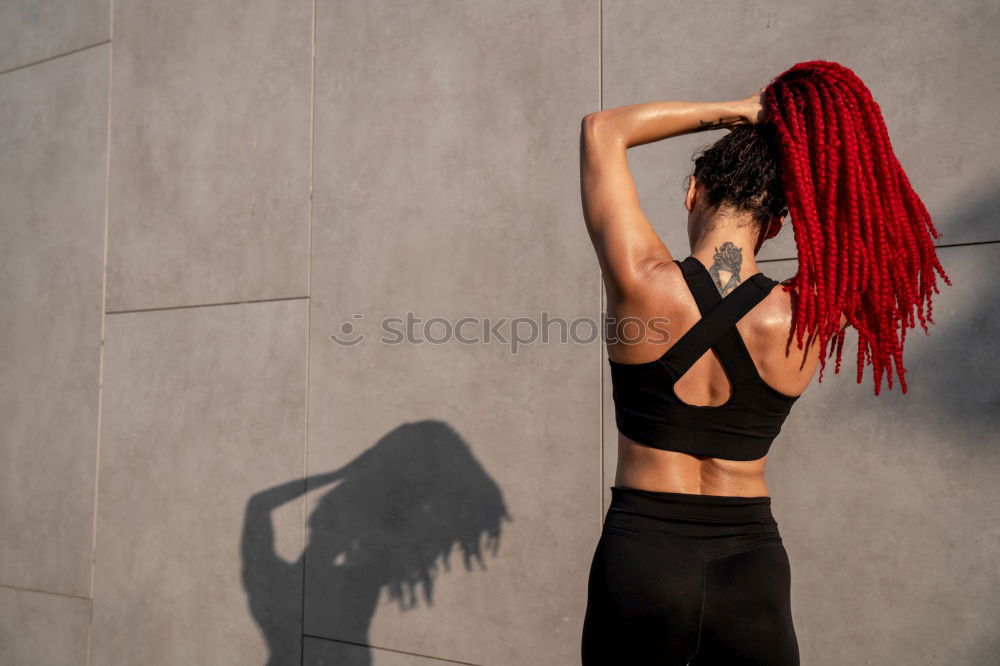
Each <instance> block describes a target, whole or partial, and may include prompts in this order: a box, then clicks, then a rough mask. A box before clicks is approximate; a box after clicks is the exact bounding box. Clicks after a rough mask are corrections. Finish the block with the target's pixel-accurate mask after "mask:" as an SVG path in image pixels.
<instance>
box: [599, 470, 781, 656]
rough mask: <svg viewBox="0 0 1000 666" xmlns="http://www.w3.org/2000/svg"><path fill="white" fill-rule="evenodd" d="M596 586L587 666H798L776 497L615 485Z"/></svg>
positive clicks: (604, 532) (603, 538)
mask: <svg viewBox="0 0 1000 666" xmlns="http://www.w3.org/2000/svg"><path fill="white" fill-rule="evenodd" d="M611 495H612V499H611V506H610V507H609V508H608V512H607V515H606V516H605V519H604V530H603V533H602V534H601V538H600V540H599V541H598V543H597V550H596V552H595V553H594V558H593V562H592V564H591V567H590V578H589V581H588V586H587V611H586V616H585V619H584V623H583V642H582V649H581V653H582V657H583V666H617V665H620V664H630V665H632V664H635V665H637V666H641V665H643V664H656V665H657V666H673V665H677V666H684V665H685V664H690V665H691V666H709V665H712V666H715V665H721V664H725V665H726V666H740V665H743V664H761V665H764V664H766V665H767V666H797V665H798V663H799V647H798V642H797V641H796V638H795V629H794V627H793V625H792V613H791V604H790V569H789V564H788V556H787V554H786V553H785V547H784V545H783V544H782V542H781V537H780V536H779V535H778V523H777V522H776V521H775V520H774V518H773V517H772V516H771V498H770V497H767V496H764V497H729V496H721V495H692V494H687V493H666V492H654V491H649V490H638V489H635V488H626V487H622V486H613V487H612V488H611Z"/></svg>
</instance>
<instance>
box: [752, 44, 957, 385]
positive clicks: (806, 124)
mask: <svg viewBox="0 0 1000 666" xmlns="http://www.w3.org/2000/svg"><path fill="white" fill-rule="evenodd" d="M761 103H762V105H763V107H764V110H765V112H766V120H765V122H766V123H772V124H774V125H775V127H776V129H777V136H778V144H779V146H778V154H779V162H780V169H781V173H782V178H783V184H784V189H785V195H786V199H787V202H788V212H789V214H790V215H791V221H792V229H793V232H794V235H795V245H796V248H797V251H798V258H799V268H798V273H797V274H796V275H795V277H794V278H792V282H791V285H789V286H787V287H785V289H786V291H791V292H792V299H793V304H794V307H793V310H794V315H793V321H792V333H791V334H790V336H789V344H790V343H791V337H792V335H794V336H795V337H796V339H797V342H798V346H799V348H800V349H801V348H802V347H803V340H802V338H803V335H804V334H805V333H806V332H807V331H810V335H809V337H810V339H812V338H813V337H814V336H818V337H819V344H820V348H821V349H823V350H824V353H822V354H821V356H820V374H819V381H823V367H824V366H825V365H826V357H827V356H829V355H831V354H832V350H829V349H828V348H827V345H828V344H829V345H830V346H833V344H835V345H836V352H837V361H836V367H835V368H834V373H839V372H840V359H841V352H842V350H843V345H844V335H845V332H846V330H840V318H841V313H844V315H846V317H847V323H848V324H850V325H852V326H854V328H855V329H856V330H857V331H858V375H857V381H858V383H859V384H860V383H861V378H862V375H863V371H864V366H865V363H866V361H867V362H868V363H871V364H872V369H873V372H874V376H875V395H878V394H879V389H880V386H881V383H882V373H883V372H885V373H886V376H887V378H888V384H889V389H890V390H891V389H892V363H893V362H894V363H895V365H896V372H897V374H898V375H899V383H900V385H901V387H902V389H903V393H906V380H905V378H904V375H905V372H906V370H905V368H904V367H903V344H904V341H905V339H906V329H907V328H912V327H913V326H914V316H913V314H914V313H913V309H914V306H916V314H917V317H918V318H919V320H920V325H921V326H922V327H923V329H924V333H925V334H929V332H928V330H927V322H930V323H932V324H933V323H934V319H933V318H932V304H931V292H932V291H933V292H934V293H940V292H939V291H938V288H937V279H936V276H935V271H937V273H939V274H940V275H941V277H942V278H944V281H945V282H946V283H947V284H948V285H949V286H950V285H951V280H950V279H949V278H948V276H947V275H946V274H945V272H944V268H942V266H941V263H940V262H939V261H938V258H937V255H936V254H935V251H934V245H933V239H935V238H940V237H941V234H939V233H938V231H937V229H935V228H934V223H933V222H932V221H931V218H930V215H928V213H927V209H926V208H925V207H924V205H923V202H921V200H920V197H918V196H917V194H916V192H914V191H913V189H912V188H911V187H910V183H909V180H908V179H907V177H906V174H905V173H904V172H903V168H902V167H901V166H900V164H899V161H898V160H897V159H896V156H895V154H893V151H892V145H891V144H890V142H889V135H888V133H887V132H886V128H885V122H884V120H883V119H882V114H881V111H880V109H879V106H878V104H877V103H876V102H875V100H874V99H872V96H871V93H870V92H869V90H868V88H867V87H866V86H865V84H864V83H862V82H861V79H859V78H858V77H857V76H856V75H855V74H854V72H852V71H851V70H850V69H848V68H846V67H843V66H841V65H839V64H837V63H835V62H827V61H823V60H814V61H809V62H801V63H798V64H797V65H795V66H793V67H792V68H790V69H788V70H787V71H785V72H784V73H783V74H781V75H780V76H778V77H777V78H775V79H774V80H773V81H771V82H770V83H769V84H768V85H767V87H766V88H765V90H764V93H763V95H762V97H761ZM774 232H775V233H776V232H777V229H775V230H774ZM796 286H797V289H795V287H796ZM925 301H926V305H927V310H926V313H925V312H924V302H925Z"/></svg>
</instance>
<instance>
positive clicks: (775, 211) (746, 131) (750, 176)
mask: <svg viewBox="0 0 1000 666" xmlns="http://www.w3.org/2000/svg"><path fill="white" fill-rule="evenodd" d="M699 153H700V154H699ZM699 153H696V154H695V156H693V157H692V158H691V159H692V160H694V177H695V179H696V180H697V181H698V182H700V183H702V184H703V185H704V186H705V193H706V195H707V198H708V203H709V204H710V205H712V206H716V205H719V204H723V203H725V204H728V205H730V206H733V207H734V208H735V209H736V210H744V211H750V212H751V213H752V214H753V217H754V220H755V221H756V222H757V223H759V224H764V223H765V222H767V220H768V219H770V218H771V217H772V216H780V215H782V214H783V213H784V212H785V211H786V210H787V203H786V201H785V187H784V184H783V183H782V179H781V171H780V167H779V153H778V137H777V132H776V130H775V128H774V126H773V125H768V124H761V125H735V126H733V127H732V128H731V129H730V131H729V132H728V133H727V134H726V136H724V137H722V138H721V139H719V140H718V141H716V142H715V143H714V144H711V145H710V146H708V147H707V148H706V147H702V148H700V149H699ZM686 186H687V183H686V182H685V189H686ZM772 231H773V233H772V234H770V235H769V237H770V236H771V235H774V233H777V229H776V228H775V229H773V230H772Z"/></svg>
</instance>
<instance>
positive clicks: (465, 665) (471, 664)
mask: <svg viewBox="0 0 1000 666" xmlns="http://www.w3.org/2000/svg"><path fill="white" fill-rule="evenodd" d="M302 636H303V637H304V638H312V639H315V640H318V641H327V642H330V643H343V644H346V645H357V646H358V647H366V648H372V649H374V650H384V651H386V652H395V653H396V654H406V655H410V656H412V657H421V658H423V659H432V660H434V661H443V662H445V663H447V664H461V665H462V666H480V664H476V663H474V662H471V661H459V660H457V659H448V658H447V657H435V656H432V655H429V654H421V653H419V652H409V651H407V650H397V649H395V648H389V647H382V646H379V645H370V644H368V643H358V642H356V641H345V640H342V639H339V638H327V637H326V636H317V635H315V634H307V633H304V632H303V634H302Z"/></svg>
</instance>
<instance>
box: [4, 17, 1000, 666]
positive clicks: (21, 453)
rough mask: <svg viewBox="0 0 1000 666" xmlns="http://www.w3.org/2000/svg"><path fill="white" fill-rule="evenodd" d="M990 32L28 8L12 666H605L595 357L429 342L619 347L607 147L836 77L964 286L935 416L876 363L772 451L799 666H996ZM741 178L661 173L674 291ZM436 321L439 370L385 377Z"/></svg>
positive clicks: (11, 518)
mask: <svg viewBox="0 0 1000 666" xmlns="http://www.w3.org/2000/svg"><path fill="white" fill-rule="evenodd" d="M998 27H1000V12H998V9H997V7H996V5H995V3H991V2H986V1H985V0H962V2H960V3H958V4H952V5H948V6H945V5H940V4H932V3H930V2H925V1H923V0H921V1H920V2H917V3H913V2H910V3H902V2H898V0H892V1H885V2H879V3H876V4H874V5H872V4H871V3H861V2H846V3H839V4H830V3H823V2H819V1H818V0H808V1H807V2H804V3H803V2H800V3H790V2H769V1H754V2H750V3H747V2H736V1H735V0H733V1H732V2H730V1H728V0H727V1H725V2H723V3H721V4H718V3H716V4H714V5H712V6H711V7H710V8H703V9H701V10H698V11H693V10H692V8H691V7H690V6H689V5H680V4H676V3H661V2H653V1H651V0H643V1H639V2H629V3H614V2H603V3H602V2H600V1H597V2H582V1H578V0H561V1H559V2H540V1H539V0H517V1H514V2H506V3H486V2H460V1H458V0H454V1H452V0H423V1H418V2H399V1H395V2H382V1H379V2H349V3H328V2H322V1H317V2H315V3H313V2H311V1H310V0H295V1H294V2H291V3H277V2H253V3H244V2H236V1H235V0H224V1H222V2H211V3H204V2H194V1H193V0H192V1H188V0H184V1H183V2H173V3H157V2H153V1H152V0H116V1H115V2H114V3H113V4H112V2H111V1H110V0H107V1H100V0H93V1H88V2H76V3H69V2H57V1H56V0H45V1H42V2H39V1H37V0H33V1H28V0H9V1H8V2H4V3H0V147H2V149H3V150H2V157H0V201H2V203H3V211H4V213H3V214H2V218H0V239H2V242H0V261H2V264H0V265H2V266H3V271H4V272H3V275H4V278H5V279H4V280H2V281H0V311H2V315H3V316H2V322H3V324H2V325H0V362H2V363H3V367H4V375H3V381H2V382H0V397H2V399H0V423H2V424H3V427H2V428H0V535H2V538H0V663H2V664H4V665H6V664H11V665H13V666H20V665H22V664H24V665H28V664H30V665H32V666H35V665H38V664H55V665H63V664H80V665H81V666H82V665H91V666H98V665H101V666H103V665H132V664H143V665H146V664H149V665H151V666H157V665H161V664H162V665H166V664H170V665H174V664H177V665H180V664H184V665H191V664H240V665H245V664H256V663H259V664H265V663H266V664H270V665H272V666H273V665H278V664H310V665H319V664H338V665H343V664H356V665H359V666H360V665H365V666H370V665H372V664H374V665H375V666H396V665H402V664H414V665H416V664H435V663H459V664H478V665H486V664H491V665H497V666H508V665H516V666H519V665H521V664H536V663H546V664H566V665H569V664H575V663H579V659H578V645H579V633H580V629H581V622H582V617H583V610H584V604H585V601H586V599H585V583H586V575H587V571H588V567H589V564H590V557H591V555H592V553H593V548H594V545H595V544H596V540H597V536H598V534H599V532H600V526H601V520H602V518H603V513H604V510H605V508H606V506H607V501H608V499H609V492H608V487H609V486H610V485H611V483H612V482H613V475H614V461H615V431H614V425H613V415H612V412H611V410H610V401H609V399H610V392H609V386H608V383H607V373H606V372H604V367H605V364H606V357H605V356H604V354H603V350H602V349H601V347H600V345H598V344H596V343H591V344H588V345H581V344H558V343H557V341H555V340H553V341H550V342H549V343H548V344H538V343H534V344H525V345H523V346H522V347H521V348H519V349H518V350H517V351H516V352H514V351H513V350H512V349H511V344H510V340H509V335H510V334H511V332H512V325H511V324H510V322H507V323H506V324H504V323H502V322H501V323H500V327H499V328H497V329H494V330H499V332H500V334H501V335H506V336H508V340H507V341H506V342H504V341H502V340H497V339H495V338H494V339H493V340H491V341H489V342H486V341H484V340H483V339H482V336H483V335H484V334H485V333H486V331H484V330H483V328H482V327H481V326H480V325H478V324H477V325H469V326H468V327H466V328H465V329H463V333H464V334H465V335H466V336H472V338H473V339H474V340H475V341H476V343H475V344H459V343H457V342H455V341H452V342H449V343H447V344H435V343H433V342H432V341H428V340H427V338H433V336H435V335H440V334H441V333H442V331H443V324H442V323H441V322H440V321H439V322H437V323H436V324H434V323H433V322H428V320H429V319H430V318H433V317H442V318H446V319H448V320H451V321H452V322H455V321H456V320H458V319H459V318H461V317H480V318H482V317H490V318H492V322H490V323H493V324H497V323H498V322H497V320H498V319H499V318H503V317H507V318H513V317H532V318H536V319H537V318H538V317H539V316H541V312H542V311H545V312H548V313H550V314H551V315H552V316H557V317H563V318H565V319H567V320H572V319H573V318H576V317H591V318H595V317H597V315H598V313H599V311H600V308H601V306H602V300H601V293H602V289H601V284H600V275H599V272H598V270H597V264H596V261H595V260H594V257H593V251H592V249H591V248H590V243H589V241H588V240H587V237H586V234H585V231H584V229H583V224H582V221H581V219H580V217H581V216H580V208H579V180H578V171H577V160H578V153H577V139H578V131H579V121H580V118H581V117H582V116H583V115H584V114H586V113H587V112H589V111H592V110H595V109H597V108H600V107H601V106H602V105H603V106H604V107H610V106H616V105H619V104H625V103H630V102H634V101H645V100H653V99H666V98H674V99H725V98H733V97H737V96H739V97H743V96H745V95H747V94H749V93H750V92H752V91H753V90H755V89H756V88H757V87H759V85H761V84H762V83H764V82H765V81H766V80H767V79H768V78H769V77H770V76H773V75H774V74H777V73H778V72H780V71H781V70H782V69H784V68H785V67H787V66H788V65H790V64H792V63H794V62H797V61H801V60H807V59H815V58H828V59H834V60H839V61H840V62H843V63H844V64H846V65H848V66H851V67H852V68H853V69H854V70H855V71H856V72H857V73H858V74H859V75H860V76H861V77H862V78H863V79H864V80H865V81H866V82H867V83H868V84H869V86H870V87H871V88H872V89H873V90H874V91H876V97H877V98H878V99H879V102H880V105H881V108H882V111H883V113H884V115H885V117H886V122H887V125H888V127H889V128H890V132H891V135H892V136H893V139H894V148H895V149H896V152H897V155H898V156H899V158H900V161H901V162H902V164H903V165H904V167H905V168H906V169H907V172H908V174H909V176H910V179H911V182H912V183H913V184H914V187H915V188H916V189H917V191H918V192H920V194H921V196H922V197H923V199H924V201H925V203H926V204H927V206H928V208H929V210H930V211H931V212H932V214H933V215H934V217H935V222H936V224H937V226H938V228H939V229H940V230H941V231H942V232H943V234H944V236H943V237H942V238H941V239H940V242H939V246H940V253H939V256H940V257H941V261H942V263H943V264H944V266H945V268H946V270H947V271H948V272H949V274H950V276H951V277H952V279H953V281H954V283H955V287H953V288H950V289H949V288H947V287H944V286H943V291H942V294H941V296H939V297H938V299H937V301H936V307H935V309H934V316H935V319H936V321H937V325H936V326H935V327H933V328H932V329H931V335H930V336H925V335H923V332H922V331H921V330H920V329H915V330H914V331H913V332H912V334H911V335H910V336H909V337H908V340H909V343H910V344H909V345H908V346H907V362H906V365H907V369H908V375H907V378H908V382H909V384H910V392H909V393H908V394H907V395H906V396H902V395H900V394H899V392H898V391H893V392H890V393H884V394H883V395H881V396H878V397H875V396H873V395H872V390H871V377H870V372H867V371H866V373H865V377H864V383H863V384H862V385H861V386H858V385H857V384H856V383H855V382H854V373H855V369H854V360H853V358H852V357H851V354H850V353H848V354H845V358H844V365H843V366H842V371H841V373H840V374H834V373H833V371H832V365H831V366H829V367H828V369H827V372H826V373H825V374H824V379H823V382H822V383H821V384H813V385H812V386H811V387H810V388H809V389H808V390H807V392H806V394H805V395H804V397H803V399H802V401H800V403H799V404H798V406H797V407H796V412H795V413H794V414H793V415H792V416H791V417H790V418H789V420H788V422H787V424H786V426H785V429H784V431H783V433H782V434H781V436H780V437H779V439H778V440H777V441H776V442H775V444H774V449H773V452H774V455H773V456H771V458H770V461H771V462H770V465H769V467H770V469H769V473H768V477H769V483H770V486H771V489H772V495H773V496H774V498H775V499H774V503H775V504H774V510H775V514H776V517H777V518H778V521H779V523H780V525H781V529H782V532H783V535H784V539H785V543H786V546H787V547H788V550H789V555H790V559H791V562H792V570H793V581H794V592H793V594H794V597H793V605H794V611H795V615H796V621H797V630H798V633H799V638H800V644H801V647H802V653H803V663H804V664H815V665H819V666H826V665H830V666H834V665H839V664H846V663H884V664H895V663H906V664H915V665H918V664H919V665H932V664H943V663H961V664H971V665H973V666H977V665H986V664H992V663H994V659H995V655H996V653H997V651H998V649H1000V641H998V639H997V636H1000V630H998V627H997V625H996V618H997V617H998V616H1000V612H998V611H1000V604H998V602H997V598H1000V597H998V592H1000V571H998V569H997V567H996V564H995V561H996V559H997V556H998V554H1000V523H998V522H997V521H996V520H995V519H994V513H995V512H994V510H993V508H992V507H993V506H995V505H996V504H997V502H998V501H1000V486H998V485H997V484H996V482H995V481H996V479H997V478H998V474H1000V452H998V451H1000V449H998V447H997V444H998V442H997V437H996V435H995V433H996V432H997V431H998V429H1000V423H998V414H1000V391H998V390H997V388H996V386H995V383H994V382H993V378H994V376H995V375H996V374H997V369H998V365H997V360H996V359H997V357H998V350H997V348H996V347H997V343H996V342H995V340H994V337H993V336H995V335H996V332H997V331H998V330H1000V320H998V316H997V314H996V312H995V308H992V307H991V305H992V304H993V302H994V301H995V298H994V297H993V293H994V290H995V289H997V288H1000V281H998V280H997V278H996V277H995V275H994V273H995V272H994V271H992V270H991V269H992V268H993V267H994V266H995V265H996V263H997V262H998V261H1000V256H998V252H1000V226H998V224H997V211H998V209H1000V200H998V191H997V189H996V185H995V183H996V182H997V176H998V171H997V161H996V160H995V159H994V158H993V156H994V155H995V154H996V150H997V148H998V145H997V141H998V140H997V138H996V135H995V133H993V132H991V131H989V127H990V126H991V124H990V121H991V120H992V115H991V113H992V109H993V106H994V105H995V104H996V102H997V100H998V98H1000V90H998V89H997V87H996V85H995V84H993V83H992V82H994V81H996V80H1000V79H998V77H997V75H998V74H1000V72H998V71H997V70H998V69H1000V58H998V57H997V56H1000V53H998V47H997V46H996V45H995V44H996V42H995V41H994V40H992V37H991V36H992V34H993V32H994V31H995V29H996V28H998ZM713 138H714V137H712V136H709V135H695V136H688V137H679V138H677V139H674V140H672V141H671V142H669V144H668V145H665V144H654V145H650V146H643V147H640V148H638V149H634V150H633V151H630V164H631V166H632V168H633V172H634V174H635V176H636V180H637V184H638V186H639V189H640V193H641V196H642V199H643V206H644V208H645V209H646V211H647V213H648V215H649V217H650V218H651V219H652V220H653V222H654V225H655V226H656V228H657V230H658V231H660V233H661V235H662V236H663V238H664V239H665V241H666V242H667V244H668V245H669V246H670V247H671V249H672V250H673V251H674V253H675V254H677V255H683V254H684V253H686V251H687V249H688V248H687V246H686V239H685V236H684V232H683V221H684V215H683V208H682V203H681V193H682V183H683V179H684V177H685V175H686V174H687V173H688V171H689V168H690V166H691V164H690V161H689V158H690V156H691V154H692V152H693V151H694V149H695V148H697V147H698V146H700V145H703V144H706V143H708V142H710V141H712V140H713ZM794 254H795V248H794V242H793V241H792V238H791V232H790V231H787V230H786V231H785V232H783V234H782V236H781V237H779V239H777V241H776V242H774V243H771V244H769V245H768V247H766V248H765V249H764V250H763V252H762V255H761V257H762V260H764V263H762V266H763V267H764V270H765V271H766V272H767V273H768V274H769V275H771V276H772V277H775V278H783V277H786V276H788V275H791V274H792V273H794V271H795V261H794ZM408 312H409V313H412V315H413V316H414V317H418V318H421V320H422V321H420V322H416V323H415V326H414V328H413V332H414V334H416V335H417V336H418V337H421V338H422V339H423V342H422V343H414V344H392V343H391V342H389V341H386V340H382V339H380V338H382V337H383V335H384V331H383V330H381V328H380V324H381V323H382V322H383V321H384V318H385V317H392V316H399V317H406V315H407V313H408ZM356 315H362V316H361V317H360V318H356ZM429 323H430V325H428V324H429ZM520 325H521V324H519V325H518V326H520ZM524 325H525V326H526V324H524ZM486 326H487V328H488V327H489V326H490V324H489V323H487V324H486ZM351 327H353V328H351ZM518 330H519V331H520V332H522V333H524V332H527V330H526V329H523V328H522V329H518ZM551 330H552V331H553V332H554V333H558V326H556V327H554V328H553V329H551ZM582 333H583V334H586V331H582ZM358 336H363V338H362V339H361V341H360V342H358V343H357V344H353V345H348V344H343V341H344V340H346V339H349V338H350V339H353V338H357V337H358ZM335 337H336V338H337V339H339V340H340V341H341V342H338V341H337V340H335V339H334V338H335ZM848 342H849V343H851V342H853V341H852V339H851V338H850V337H849V338H848ZM845 349H847V350H850V349H851V344H848V345H845Z"/></svg>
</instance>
